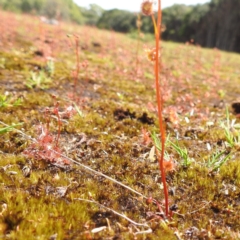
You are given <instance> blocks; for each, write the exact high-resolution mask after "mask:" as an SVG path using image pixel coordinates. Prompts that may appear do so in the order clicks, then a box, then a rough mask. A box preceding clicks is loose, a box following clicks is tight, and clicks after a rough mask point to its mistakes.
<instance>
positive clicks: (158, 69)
mask: <svg viewBox="0 0 240 240" xmlns="http://www.w3.org/2000/svg"><path fill="white" fill-rule="evenodd" d="M152 17H153V19H154V16H153V15H152ZM154 20H155V19H154ZM161 20H162V12H161V0H158V15H157V28H155V42H156V43H155V44H156V61H155V69H154V70H155V87H156V95H157V106H158V121H159V127H160V133H161V145H162V151H161V156H160V157H159V156H158V154H157V156H158V163H159V169H160V172H161V177H162V182H163V191H164V197H165V213H166V216H167V217H168V211H169V210H168V208H169V206H168V189H167V182H166V174H165V170H164V166H163V161H164V151H165V140H166V136H165V129H164V124H163V116H162V109H163V99H162V92H161V85H160V80H159V74H160V72H161V63H160V64H159V47H160V42H161Z"/></svg>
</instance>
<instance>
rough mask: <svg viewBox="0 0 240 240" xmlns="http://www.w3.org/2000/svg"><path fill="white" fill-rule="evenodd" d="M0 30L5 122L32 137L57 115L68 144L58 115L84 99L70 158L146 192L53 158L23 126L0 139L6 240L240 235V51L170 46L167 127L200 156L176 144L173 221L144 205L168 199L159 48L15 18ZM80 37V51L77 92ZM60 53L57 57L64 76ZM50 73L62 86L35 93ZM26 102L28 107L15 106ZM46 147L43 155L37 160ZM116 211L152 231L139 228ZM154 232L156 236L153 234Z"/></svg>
mask: <svg viewBox="0 0 240 240" xmlns="http://www.w3.org/2000/svg"><path fill="white" fill-rule="evenodd" d="M0 28H1V29H0V31H1V33H2V34H1V39H0V94H1V96H8V97H7V104H6V105H5V106H1V107H0V120H1V121H2V122H4V123H6V124H10V125H11V124H13V123H20V122H21V123H23V125H21V126H20V127H18V129H19V130H21V131H22V133H24V134H26V135H28V136H31V137H34V138H35V139H39V136H40V135H41V133H43V132H41V130H42V131H43V127H44V126H45V127H46V125H47V122H48V120H47V119H48V118H49V119H50V120H49V131H50V135H51V136H52V137H53V139H55V141H56V139H57V135H58V119H57V117H56V115H54V114H49V115H47V114H46V109H47V108H49V109H50V110H49V111H50V112H53V111H54V108H56V102H57V101H58V102H59V103H58V104H59V107H58V109H59V111H61V112H62V113H63V112H64V111H65V110H66V107H68V106H71V105H73V102H74V104H75V105H74V106H77V108H78V110H79V111H80V112H79V113H77V112H76V111H75V113H74V114H73V115H71V116H69V117H66V118H65V119H63V117H62V119H61V131H60V138H59V149H61V153H62V154H64V155H65V156H68V157H69V158H71V159H73V160H75V161H76V162H77V163H80V164H83V165H85V166H88V167H90V168H91V169H93V170H95V171H97V172H99V173H103V174H105V175H107V176H109V177H112V178H113V179H115V180H117V181H119V182H121V183H123V184H125V185H126V186H129V187H130V188H132V189H134V190H135V191H137V192H139V193H140V194H142V195H143V196H141V195H140V194H139V195H138V194H135V193H134V192H132V191H130V190H128V189H126V188H124V187H122V186H120V185H119V184H116V183H114V182H112V181H110V180H109V179H106V178H105V177H103V176H102V175H98V174H94V173H93V172H91V171H87V170H86V169H84V168H83V167H81V166H79V164H77V163H70V164H65V165H64V164H59V163H58V164H56V162H54V159H52V161H49V158H48V157H45V158H44V154H47V153H48V151H45V152H44V151H43V149H41V146H40V148H38V147H37V146H35V147H33V145H32V144H33V143H32V142H31V140H30V139H29V138H27V136H26V135H23V134H22V133H21V132H18V131H11V132H8V133H5V134H3V135H1V139H0V166H1V168H0V171H1V175H0V178H1V180H0V184H1V188H0V196H1V199H0V203H1V209H0V212H1V214H0V236H1V238H3V239H35V238H36V239H177V238H178V239H180V238H182V239H240V235H239V231H240V225H239V223H240V217H239V212H240V165H239V158H240V156H239V144H240V137H239V141H238V138H237V136H238V134H239V129H238V128H237V124H238V123H239V120H238V116H239V115H234V111H233V110H234V109H232V108H231V106H232V104H233V103H235V105H233V106H238V102H239V100H240V99H238V98H239V96H240V90H239V87H238V86H239V83H240V77H239V74H240V72H239V62H240V56H239V55H238V54H233V53H226V52H222V51H219V50H216V49H215V50H210V49H202V48H200V47H198V46H196V45H193V44H175V43H166V42H163V49H162V66H163V69H162V73H161V82H162V88H163V93H164V95H163V98H164V118H165V122H166V131H167V134H168V135H169V136H170V140H171V141H172V142H174V143H177V142H178V143H179V145H180V147H181V148H182V149H184V148H186V149H187V151H188V154H189V159H191V162H190V164H189V165H188V166H187V167H186V166H185V165H184V160H183V159H181V158H180V157H179V155H178V154H177V153H176V151H175V150H174V149H173V148H172V147H171V146H170V145H169V144H167V147H166V150H167V152H168V155H169V157H170V158H171V159H173V161H174V162H175V170H174V171H172V172H169V173H168V174H167V181H168V188H169V193H170V205H171V206H172V205H174V204H176V205H177V209H175V210H176V211H175V213H174V214H173V217H172V219H168V221H165V220H163V218H162V217H161V216H160V215H159V214H158V213H157V212H158V211H159V209H158V208H157V206H156V205H154V204H150V205H148V204H146V199H144V198H145V197H146V198H148V197H153V198H155V199H157V200H158V201H159V203H160V204H163V199H164V198H163V191H162V184H161V178H160V177H159V170H158V164H157V162H156V160H155V159H154V158H152V157H149V155H151V154H150V152H151V149H152V146H153V143H152V142H150V143H147V142H146V139H147V135H146V133H145V134H144V130H145V132H156V133H158V124H157V115H156V104H155V101H156V100H155V90H154V75H153V65H152V63H150V62H148V61H147V59H146V57H145V53H144V45H145V46H148V47H152V46H153V43H151V42H146V43H143V42H141V43H140V48H139V50H137V46H138V44H137V41H136V40H133V39H130V38H129V37H127V36H124V35H121V34H118V33H115V32H108V31H104V30H98V29H96V28H90V27H79V26H76V25H70V24H64V23H61V24H60V25H58V26H50V25H45V24H43V23H41V22H39V20H38V19H37V18H34V17H30V16H21V15H13V14H10V13H6V12H1V14H0ZM67 34H69V35H71V37H70V38H68V37H67ZM74 35H77V36H78V41H79V46H80V51H79V59H80V72H79V76H78V82H77V86H76V88H75V87H74V80H73V79H74V78H73V75H74V72H75V71H76V56H75V47H74V41H75V39H76V38H75V37H74ZM48 57H51V58H53V59H54V69H53V68H52V69H51V68H50V66H49V65H48V64H49V58H48ZM137 59H138V61H137ZM137 62H138V63H137ZM41 71H43V72H44V73H45V74H46V76H48V77H49V78H51V79H52V82H51V83H47V84H46V86H44V88H43V89H42V88H41V87H43V86H42V85H41V84H40V85H39V86H38V87H33V88H32V89H30V88H28V87H27V86H26V83H27V81H28V79H29V78H31V73H33V72H35V73H36V74H39V73H40V72H41ZM17 99H21V104H14V103H15V101H16V100H17ZM73 100H74V101H73ZM226 108H228V109H229V111H230V121H231V120H233V119H236V122H235V123H234V124H235V125H234V124H231V126H228V127H229V132H230V133H231V134H232V136H234V137H235V138H234V139H235V140H234V144H232V145H231V144H229V142H228V139H227V137H226V134H225V132H224V128H223V126H222V124H223V123H224V124H225V125H227V120H226V118H227V116H226ZM235 113H236V109H235ZM238 113H239V112H238ZM62 116H63V115H62ZM39 126H40V127H42V129H40V131H39ZM1 127H3V126H2V125H1ZM143 129H144V130H143ZM31 146H32V148H34V149H31ZM37 148H38V151H40V153H41V151H42V153H43V159H39V155H37V154H36V153H35V154H36V157H35V158H34V157H29V154H26V150H28V152H27V153H29V151H30V152H31V151H34V150H36V149H37ZM29 149H31V150H29ZM39 149H40V150H39ZM59 151H60V150H59ZM217 152H223V157H224V156H226V155H227V154H230V158H229V159H228V161H227V162H226V163H224V164H223V165H222V166H221V167H219V168H216V170H214V171H212V170H213V168H214V166H216V165H210V164H207V163H208V160H209V159H210V158H211V156H213V154H216V153H217ZM23 153H25V154H23ZM31 153H32V154H33V152H31ZM33 155H34V154H33ZM54 156H55V157H58V156H57V155H54ZM46 160H48V161H46ZM218 160H219V161H221V160H222V158H219V159H218ZM26 168H29V169H30V171H31V172H30V174H28V175H26V174H25V175H24V169H26ZM99 204H100V205H99ZM163 205H164V204H163ZM112 210H113V211H116V212H119V213H121V214H125V215H126V216H127V217H129V218H130V219H132V220H133V221H135V222H138V223H147V225H148V227H144V226H136V225H134V224H132V223H130V222H129V221H127V220H126V219H124V218H122V217H121V216H118V215H117V214H116V213H115V212H113V211H112ZM98 227H103V228H102V229H97V228H98ZM104 227H105V228H104ZM149 229H151V230H152V232H151V233H147V232H145V233H143V232H144V231H147V230H149ZM95 230H99V232H94V231H95ZM100 230H101V231H100ZM142 231H143V232H142ZM174 233H175V234H174ZM176 235H177V236H176Z"/></svg>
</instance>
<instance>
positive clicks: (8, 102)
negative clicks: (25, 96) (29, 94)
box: [0, 94, 22, 108]
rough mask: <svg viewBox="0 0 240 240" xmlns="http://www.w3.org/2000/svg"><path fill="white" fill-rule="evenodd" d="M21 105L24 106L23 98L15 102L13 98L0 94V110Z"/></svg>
mask: <svg viewBox="0 0 240 240" xmlns="http://www.w3.org/2000/svg"><path fill="white" fill-rule="evenodd" d="M21 104H22V99H21V98H18V99H16V100H13V98H12V97H11V96H9V95H1V94H0V108H7V107H16V106H20V105H21Z"/></svg>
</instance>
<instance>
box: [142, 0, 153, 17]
mask: <svg viewBox="0 0 240 240" xmlns="http://www.w3.org/2000/svg"><path fill="white" fill-rule="evenodd" d="M141 12H142V14H143V15H145V16H151V15H153V14H154V11H153V2H152V1H150V0H144V1H143V2H142V4H141Z"/></svg>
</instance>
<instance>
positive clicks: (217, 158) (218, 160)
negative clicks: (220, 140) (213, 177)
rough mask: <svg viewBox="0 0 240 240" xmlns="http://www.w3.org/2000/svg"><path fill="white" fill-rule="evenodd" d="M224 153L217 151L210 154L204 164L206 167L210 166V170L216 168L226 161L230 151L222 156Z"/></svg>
mask: <svg viewBox="0 0 240 240" xmlns="http://www.w3.org/2000/svg"><path fill="white" fill-rule="evenodd" d="M224 154H225V151H223V152H218V151H217V152H216V153H214V154H212V155H211V156H210V158H209V159H208V161H207V163H206V166H207V167H208V168H211V171H216V170H218V169H219V168H220V167H221V166H222V165H223V164H224V163H225V162H227V160H228V159H229V157H230V154H231V153H229V154H228V155H226V156H224Z"/></svg>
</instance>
